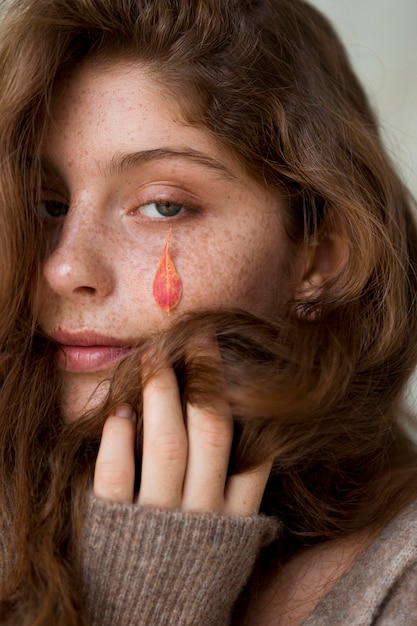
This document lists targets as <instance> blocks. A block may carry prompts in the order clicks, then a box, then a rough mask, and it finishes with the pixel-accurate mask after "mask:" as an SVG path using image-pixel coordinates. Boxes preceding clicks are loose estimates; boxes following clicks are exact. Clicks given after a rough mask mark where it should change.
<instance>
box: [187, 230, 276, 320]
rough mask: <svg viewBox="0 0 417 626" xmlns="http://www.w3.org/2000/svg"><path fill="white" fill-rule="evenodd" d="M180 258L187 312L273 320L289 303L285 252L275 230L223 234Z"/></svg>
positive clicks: (204, 240) (206, 241)
mask: <svg viewBox="0 0 417 626" xmlns="http://www.w3.org/2000/svg"><path fill="white" fill-rule="evenodd" d="M202 242H203V244H202V245H201V246H199V247H198V248H197V246H193V248H192V249H190V250H189V251H188V253H187V254H185V253H184V255H179V259H178V263H177V267H178V271H179V273H180V276H181V277H182V280H183V289H184V296H183V300H184V301H183V304H184V306H186V307H187V309H188V308H199V307H212V306H219V307H238V308H243V309H245V310H248V311H250V312H252V313H255V314H260V315H261V314H265V315H268V314H273V313H274V312H275V311H276V310H277V307H279V306H280V305H281V304H282V302H283V300H285V298H286V293H287V285H286V283H287V281H286V279H285V272H284V270H283V268H284V258H285V250H284V249H283V248H284V247H283V245H282V244H281V245H280V237H278V236H277V235H276V234H275V233H274V229H272V230H271V231H269V232H267V231H265V230H262V231H261V232H259V231H257V230H254V231H253V232H247V231H246V232H245V231H244V232H243V233H242V232H241V233H239V234H236V232H235V231H234V232H227V231H226V232H223V233H222V235H221V236H219V237H217V238H216V239H215V240H212V239H210V238H209V237H207V238H206V239H204V238H203V239H202Z"/></svg>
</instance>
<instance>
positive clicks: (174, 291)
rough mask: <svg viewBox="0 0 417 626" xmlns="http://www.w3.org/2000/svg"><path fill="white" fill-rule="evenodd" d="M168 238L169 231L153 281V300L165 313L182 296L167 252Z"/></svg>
mask: <svg viewBox="0 0 417 626" xmlns="http://www.w3.org/2000/svg"><path fill="white" fill-rule="evenodd" d="M170 238H171V231H169V233H168V237H167V240H166V244H165V247H164V251H163V253H162V256H161V260H160V261H159V265H158V269H157V270H156V274H155V278H154V281H153V297H154V300H155V302H156V304H157V305H158V306H159V307H161V309H163V310H164V311H166V312H167V313H169V312H170V311H172V309H174V308H175V307H176V306H177V304H178V303H179V301H180V300H181V296H182V283H181V279H180V277H179V275H178V272H177V270H176V269H175V265H174V261H173V260H172V257H171V253H170V250H169V241H170Z"/></svg>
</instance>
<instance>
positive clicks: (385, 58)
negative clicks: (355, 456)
mask: <svg viewBox="0 0 417 626" xmlns="http://www.w3.org/2000/svg"><path fill="white" fill-rule="evenodd" d="M310 2H311V4H313V5H314V6H316V7H317V8H318V9H320V10H321V11H323V13H325V14H326V15H327V17H329V18H330V20H331V21H332V22H333V24H334V26H335V27H336V29H337V31H338V32H339V34H340V35H341V37H342V39H343V41H344V43H345V45H346V47H347V50H348V52H349V55H350V58H351V60H352V62H353V65H354V67H355V68H356V70H357V73H358V74H359V76H360V78H361V79H362V83H363V84H364V85H365V88H366V90H367V92H368V95H369V96H370V98H371V102H372V103H373V105H374V108H375V109H376V110H377V112H378V114H379V117H380V120H381V127H382V131H383V135H384V138H385V143H386V145H387V147H388V149H389V151H390V153H391V155H392V157H393V158H394V160H395V162H396V163H397V167H398V170H399V172H400V174H401V175H402V177H403V178H404V180H405V181H406V182H407V184H408V185H409V187H410V188H411V190H412V191H413V193H414V196H415V197H417V0H310ZM408 400H409V406H410V408H411V409H412V410H413V411H414V412H415V413H416V414H417V373H416V376H415V380H414V381H413V382H412V384H411V385H410V389H409V392H408ZM414 421H415V428H414V433H413V434H414V435H415V437H416V438H417V418H416V419H415V420H414ZM413 427H414V424H413Z"/></svg>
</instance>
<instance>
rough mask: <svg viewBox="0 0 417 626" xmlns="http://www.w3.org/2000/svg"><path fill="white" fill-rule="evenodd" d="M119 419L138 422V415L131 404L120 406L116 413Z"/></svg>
mask: <svg viewBox="0 0 417 626" xmlns="http://www.w3.org/2000/svg"><path fill="white" fill-rule="evenodd" d="M114 414H115V415H117V417H124V418H126V419H128V420H132V421H136V413H135V412H134V410H133V408H132V407H131V406H130V404H119V406H118V407H117V409H116V410H115V412H114Z"/></svg>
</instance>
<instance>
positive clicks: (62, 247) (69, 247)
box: [43, 209, 114, 298]
mask: <svg viewBox="0 0 417 626" xmlns="http://www.w3.org/2000/svg"><path fill="white" fill-rule="evenodd" d="M110 239H111V236H110V234H109V232H107V230H106V226H105V224H102V223H100V221H99V220H94V219H91V218H89V217H88V215H86V214H84V215H81V216H80V215H76V212H75V214H72V211H71V209H70V211H69V213H68V215H67V216H66V218H65V222H64V224H63V227H62V230H61V233H60V236H59V240H58V242H57V243H56V245H55V247H54V249H53V250H52V251H51V252H50V253H49V255H47V257H46V259H45V261H44V265H43V276H44V279H45V280H46V283H47V284H48V285H49V287H50V289H52V291H54V292H55V293H56V294H58V295H60V296H61V297H64V298H74V297H80V296H81V297H85V296H95V297H100V298H105V297H106V296H108V295H109V294H110V293H111V292H112V291H113V289H114V272H113V267H112V257H111V246H110V245H109V243H110Z"/></svg>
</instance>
